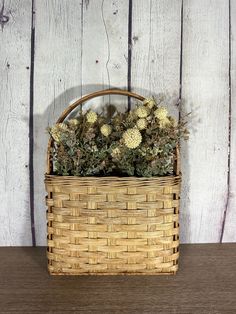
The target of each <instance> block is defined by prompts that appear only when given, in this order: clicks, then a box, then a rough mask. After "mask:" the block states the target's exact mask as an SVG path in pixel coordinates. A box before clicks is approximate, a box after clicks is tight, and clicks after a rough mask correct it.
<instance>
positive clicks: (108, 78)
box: [0, 0, 236, 245]
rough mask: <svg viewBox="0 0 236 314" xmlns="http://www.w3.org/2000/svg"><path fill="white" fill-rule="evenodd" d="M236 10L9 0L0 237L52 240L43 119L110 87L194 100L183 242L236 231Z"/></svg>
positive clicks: (0, 42)
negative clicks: (48, 232) (48, 223)
mask: <svg viewBox="0 0 236 314" xmlns="http://www.w3.org/2000/svg"><path fill="white" fill-rule="evenodd" d="M235 16H236V0H231V1H230V0H183V1H181V0H155V1H154V0H153V1H152V0H133V1H132V0H129V1H128V0H90V1H89V0H11V1H10V0H5V1H4V0H0V108H1V112H0V156H1V158H0V161H1V162H0V184H1V186H0V193H1V194H0V245H32V244H33V245H35V244H36V245H45V243H46V221H45V219H46V218H45V205H44V197H45V192H44V184H43V178H44V171H45V148H46V143H47V134H46V132H45V128H46V127H47V126H48V125H49V124H51V123H53V122H54V121H55V120H56V118H57V117H58V115H59V113H60V112H61V111H62V110H63V109H64V108H65V107H66V106H67V105H68V104H69V103H70V102H72V101H73V100H74V99H76V98H78V97H80V96H81V95H84V94H87V93H89V92H92V91H95V90H98V89H103V88H108V87H120V88H126V89H130V90H132V91H135V92H138V93H141V94H144V95H150V94H151V95H158V94H160V93H166V94H168V97H169V98H170V103H171V105H170V110H171V112H172V113H173V114H175V115H176V116H178V115H179V114H183V113H184V112H188V111H191V110H192V112H193V114H192V122H191V136H190V140H189V142H188V143H182V147H181V151H182V173H183V186H182V207H181V241H182V242H190V243H194V242H222V241H223V242H229V241H236V195H235V193H236V107H235V105H236V41H235V38H236V19H235ZM179 98H180V99H182V105H181V106H175V105H174V103H175V102H177V101H178V99H179ZM105 101H106V100H104V99H102V100H101V101H100V102H99V103H97V104H95V103H93V102H92V103H91V104H89V105H94V106H100V105H102V104H103V103H104V102H105ZM119 101H120V104H121V105H122V104H123V106H127V100H124V99H123V101H122V100H119Z"/></svg>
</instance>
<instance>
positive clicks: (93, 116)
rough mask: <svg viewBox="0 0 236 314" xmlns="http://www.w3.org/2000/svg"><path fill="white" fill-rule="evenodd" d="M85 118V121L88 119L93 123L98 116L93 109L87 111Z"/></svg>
mask: <svg viewBox="0 0 236 314" xmlns="http://www.w3.org/2000/svg"><path fill="white" fill-rule="evenodd" d="M86 118H87V121H88V122H89V123H95V122H96V121H97V118H98V116H97V114H96V112H94V111H89V112H88V113H87V114H86Z"/></svg>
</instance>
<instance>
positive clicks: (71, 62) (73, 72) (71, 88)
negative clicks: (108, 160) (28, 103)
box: [34, 0, 82, 245]
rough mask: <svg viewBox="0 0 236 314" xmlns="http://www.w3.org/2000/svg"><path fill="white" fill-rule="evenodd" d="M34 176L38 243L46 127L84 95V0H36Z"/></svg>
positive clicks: (42, 233)
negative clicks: (82, 19)
mask: <svg viewBox="0 0 236 314" xmlns="http://www.w3.org/2000/svg"><path fill="white" fill-rule="evenodd" d="M35 9H36V14H35V18H36V22H35V32H36V34H35V37H36V42H35V84H34V178H35V222H36V242H37V245H45V244H46V207H45V201H44V198H45V187H44V183H43V180H44V173H45V171H46V146H47V141H48V135H47V134H46V130H45V129H46V127H47V126H48V125H51V124H53V123H55V121H56V120H57V118H58V117H59V115H60V113H61V112H62V111H63V110H64V109H65V108H66V107H67V106H68V104H69V103H70V102H71V101H72V100H74V99H76V98H78V97H80V95H81V78H82V76H81V39H82V29H81V22H82V21H81V16H82V10H81V1H78V0H70V1H66V0H36V2H35Z"/></svg>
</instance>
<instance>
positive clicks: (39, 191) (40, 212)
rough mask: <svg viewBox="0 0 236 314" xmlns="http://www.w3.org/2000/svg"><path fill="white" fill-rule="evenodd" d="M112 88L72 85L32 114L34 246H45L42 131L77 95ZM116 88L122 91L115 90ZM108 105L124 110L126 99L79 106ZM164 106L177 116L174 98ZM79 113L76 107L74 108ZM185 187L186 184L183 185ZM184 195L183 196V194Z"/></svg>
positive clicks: (184, 216) (185, 225) (185, 221)
mask: <svg viewBox="0 0 236 314" xmlns="http://www.w3.org/2000/svg"><path fill="white" fill-rule="evenodd" d="M109 88H116V87H112V86H109V85H96V84H94V85H83V86H75V87H72V88H70V89H68V90H66V91H65V92H63V93H62V94H60V95H59V96H57V97H56V98H55V99H53V101H52V102H50V103H49V104H48V105H46V106H45V108H46V110H45V111H44V112H43V114H35V115H34V214H35V229H36V230H35V231H36V245H38V246H41V245H46V214H45V213H46V206H45V195H46V192H45V187H44V174H45V172H46V148H47V144H48V139H49V137H48V134H47V132H46V128H47V127H48V126H51V125H52V124H54V123H55V122H56V120H57V119H58V118H59V116H60V115H61V113H62V112H63V111H64V110H65V109H66V108H67V107H68V105H70V104H72V103H73V102H74V101H75V100H77V99H78V98H80V96H81V95H83V96H84V95H87V94H90V93H93V92H95V91H99V90H104V89H109ZM119 89H126V87H124V88H119ZM132 91H134V92H135V93H138V94H140V95H142V96H146V97H150V96H154V97H155V98H156V99H159V100H162V99H163V97H164V96H163V94H156V93H152V92H151V93H150V91H149V90H145V89H140V88H133V89H132ZM108 103H112V104H116V106H117V108H118V110H124V108H126V109H127V108H128V101H127V97H124V96H120V95H112V96H104V97H98V98H94V99H93V100H90V101H88V102H87V103H86V104H85V105H84V106H83V107H84V108H85V109H88V108H91V109H93V110H96V111H99V109H100V108H102V107H103V108H104V107H105V106H106V104H108ZM134 103H136V101H135V100H134V101H132V100H131V105H133V104H134ZM164 104H165V105H166V106H167V107H168V109H169V112H170V114H171V115H174V116H176V117H178V111H179V108H178V96H177V94H174V95H167V98H166V101H164ZM78 110H79V108H78ZM75 113H76V112H75V111H74V112H72V114H71V115H70V117H71V116H74V115H75ZM185 146H186V147H185V149H184V159H182V160H184V163H185V167H184V172H185V173H184V178H185V179H184V180H185V181H186V182H188V177H187V174H188V173H189V171H188V164H187V162H188V151H187V145H185ZM183 186H184V187H187V186H188V185H187V183H186V184H185V183H184V185H183ZM184 194H185V193H184ZM187 203H188V202H185V201H184V202H182V208H183V210H181V217H182V219H181V222H182V223H181V225H182V226H183V229H184V230H185V231H184V232H185V233H186V234H184V235H183V237H182V236H181V238H184V239H186V237H188V236H187V234H189V230H188V228H189V226H190V223H189V214H188V213H187V209H186V206H187ZM183 212H184V213H183Z"/></svg>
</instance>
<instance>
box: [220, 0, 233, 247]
mask: <svg viewBox="0 0 236 314" xmlns="http://www.w3.org/2000/svg"><path fill="white" fill-rule="evenodd" d="M228 5H229V129H228V132H229V133H228V173H227V185H228V189H227V198H226V204H225V210H224V214H223V220H222V229H221V233H220V243H222V242H223V237H224V231H225V222H226V216H227V210H228V207H229V198H230V162H231V107H232V104H231V40H232V36H231V34H232V32H231V0H229V4H228Z"/></svg>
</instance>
